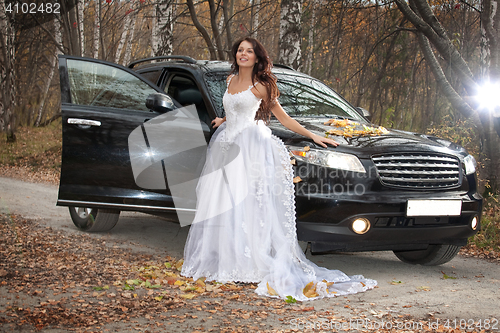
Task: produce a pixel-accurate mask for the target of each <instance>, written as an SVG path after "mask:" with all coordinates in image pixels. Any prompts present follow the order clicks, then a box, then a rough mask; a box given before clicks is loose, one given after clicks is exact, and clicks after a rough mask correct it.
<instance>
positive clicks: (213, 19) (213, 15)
mask: <svg viewBox="0 0 500 333" xmlns="http://www.w3.org/2000/svg"><path fill="white" fill-rule="evenodd" d="M208 5H209V7H210V25H211V26H212V33H213V36H214V41H215V45H216V47H217V56H218V59H219V60H224V59H225V58H226V57H225V54H224V49H223V47H222V38H221V34H220V30H219V26H218V24H217V14H218V11H219V8H218V6H216V5H215V1H214V0H208Z"/></svg>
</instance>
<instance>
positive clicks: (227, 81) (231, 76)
mask: <svg viewBox="0 0 500 333" xmlns="http://www.w3.org/2000/svg"><path fill="white" fill-rule="evenodd" d="M233 77H234V74H229V75H228V76H227V77H226V83H227V84H229V82H230V81H231V79H232V78H233Z"/></svg>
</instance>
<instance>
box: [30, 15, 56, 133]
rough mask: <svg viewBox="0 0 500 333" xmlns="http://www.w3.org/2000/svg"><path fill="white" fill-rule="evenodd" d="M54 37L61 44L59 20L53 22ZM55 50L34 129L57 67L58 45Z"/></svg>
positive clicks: (40, 116)
mask: <svg viewBox="0 0 500 333" xmlns="http://www.w3.org/2000/svg"><path fill="white" fill-rule="evenodd" d="M54 37H55V39H56V42H57V43H58V44H61V43H62V35H61V25H60V24H59V20H58V19H57V18H56V19H55V20H54ZM55 49H56V50H55V54H54V55H53V56H52V57H51V59H50V69H49V75H48V76H47V79H46V81H45V87H44V89H43V93H42V100H41V102H40V106H39V108H38V115H37V117H36V120H35V126H36V127H38V126H40V122H41V121H42V115H43V107H44V106H45V101H46V100H47V96H48V94H49V89H50V84H51V83H52V79H53V77H54V72H55V70H56V66H58V63H57V55H58V54H60V52H59V47H58V45H56V47H55Z"/></svg>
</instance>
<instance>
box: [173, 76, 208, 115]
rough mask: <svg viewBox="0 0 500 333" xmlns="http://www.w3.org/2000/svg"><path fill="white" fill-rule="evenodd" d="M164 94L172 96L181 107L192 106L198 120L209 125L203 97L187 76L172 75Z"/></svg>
mask: <svg viewBox="0 0 500 333" xmlns="http://www.w3.org/2000/svg"><path fill="white" fill-rule="evenodd" d="M165 92H166V93H167V94H169V95H170V96H172V97H173V98H174V99H175V100H176V101H177V102H179V103H180V104H181V105H182V106H188V105H192V104H194V105H195V106H196V110H197V112H198V117H199V119H200V120H201V121H202V122H204V123H206V124H207V125H208V124H210V122H211V121H212V119H211V118H210V116H209V115H208V111H207V107H206V105H205V101H204V100H203V95H202V93H201V91H200V90H199V89H198V86H197V85H196V82H195V81H194V79H193V78H192V77H190V76H187V75H182V74H174V75H173V76H172V77H171V78H170V79H169V82H168V84H167V86H166V87H165Z"/></svg>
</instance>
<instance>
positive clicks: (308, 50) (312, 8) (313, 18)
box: [304, 0, 316, 75]
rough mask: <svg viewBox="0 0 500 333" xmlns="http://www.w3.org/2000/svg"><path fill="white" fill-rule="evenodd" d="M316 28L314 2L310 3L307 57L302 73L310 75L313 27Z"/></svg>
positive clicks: (314, 0)
mask: <svg viewBox="0 0 500 333" xmlns="http://www.w3.org/2000/svg"><path fill="white" fill-rule="evenodd" d="M315 26H316V0H313V1H312V2H311V20H310V22H309V33H308V36H307V37H308V38H307V55H306V64H305V68H304V71H305V72H306V73H307V74H309V75H311V72H312V60H313V50H314V27H315Z"/></svg>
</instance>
